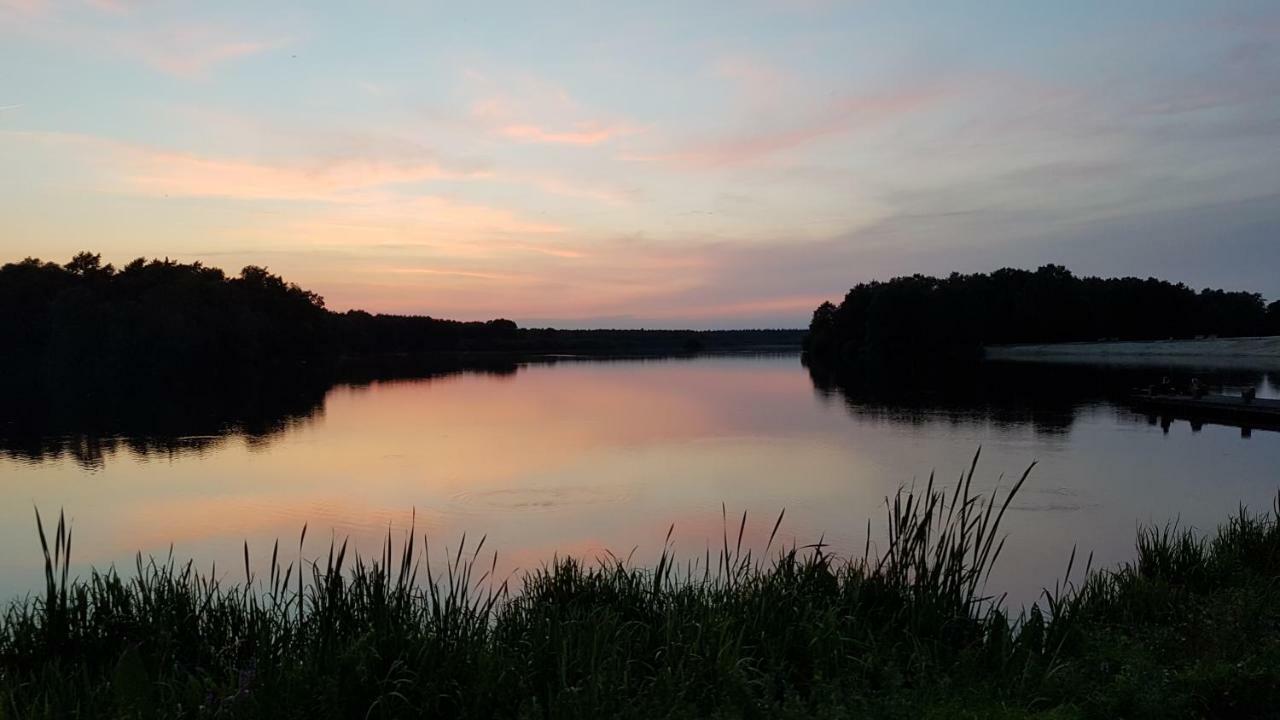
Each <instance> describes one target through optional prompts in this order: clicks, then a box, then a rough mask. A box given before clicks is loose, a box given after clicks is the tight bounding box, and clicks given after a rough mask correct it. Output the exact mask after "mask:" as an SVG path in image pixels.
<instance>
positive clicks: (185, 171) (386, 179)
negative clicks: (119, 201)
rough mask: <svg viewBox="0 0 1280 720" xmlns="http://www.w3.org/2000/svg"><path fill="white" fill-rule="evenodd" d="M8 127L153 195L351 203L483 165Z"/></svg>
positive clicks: (110, 180) (110, 182) (124, 186)
mask: <svg viewBox="0 0 1280 720" xmlns="http://www.w3.org/2000/svg"><path fill="white" fill-rule="evenodd" d="M7 134H8V135H10V136H21V137H25V138H27V139H28V140H30V141H33V142H42V143H46V144H49V145H54V146H61V147H63V148H68V147H74V148H80V149H81V150H82V151H83V152H84V153H85V155H86V156H88V157H87V159H91V160H92V161H93V162H94V163H96V164H97V166H98V167H99V169H100V171H101V174H102V179H103V183H104V186H105V187H109V188H112V189H114V190H116V191H125V192H129V193H134V194H143V195H152V196H164V195H168V196H187V197H217V198H234V199H244V200H267V199H275V200H312V201H321V202H333V203H347V202H354V201H358V200H360V199H361V197H360V195H359V193H360V191H367V190H374V189H378V188H382V187H386V186H390V185H398V184H404V183H415V182H422V181H427V180H440V179H462V178H467V177H477V176H480V175H483V173H482V172H480V171H454V170H449V169H446V168H444V167H442V166H441V165H440V164H438V163H435V162H431V161H424V160H420V159H414V158H409V159H406V160H394V159H393V160H388V159H382V158H379V157H358V156H347V157H339V158H335V159H323V158H321V159H311V160H305V161H295V162H282V161H274V162H269V161H262V160H253V159H246V158H234V157H221V156H214V155H202V154H197V153H184V152H174V151H170V150H162V149H157V148H152V147H147V146H142V145H135V144H129V143H124V142H120V141H116V140H110V139H105V138H100V137H96V136H91V135H77V134H67V133H45V132H39V133H17V132H13V133H7Z"/></svg>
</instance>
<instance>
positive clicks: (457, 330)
mask: <svg viewBox="0 0 1280 720" xmlns="http://www.w3.org/2000/svg"><path fill="white" fill-rule="evenodd" d="M802 335H803V331H802V330H792V331H727V332H695V331H673V330H650V331H633V330H553V329H523V328H519V327H518V326H517V325H516V323H514V322H512V321H510V320H505V319H494V320H489V321H484V322H461V321H456V320H447V319H441V318H434V317H429V316H401V315H384V314H373V313H368V312H364V311H360V310H351V311H347V312H341V313H339V312H333V311H330V310H329V309H327V308H326V307H325V303H324V299H323V298H322V297H320V296H319V295H318V294H316V293H314V292H311V291H309V290H305V289H303V288H301V287H299V286H298V285H296V284H294V283H290V282H287V281H285V280H284V279H283V278H281V277H280V276H278V275H275V274H272V273H271V272H269V271H268V270H266V269H265V268H262V267H257V266H248V267H245V268H244V269H242V270H241V271H240V273H239V274H237V275H231V274H228V273H225V272H224V271H222V270H220V269H218V268H214V267H208V266H206V265H204V264H202V263H200V262H192V263H181V262H177V261H174V260H170V259H167V258H166V259H163V260H161V259H152V260H148V259H144V258H139V259H137V260H134V261H133V262H130V263H129V264H127V265H125V266H123V267H120V268H117V267H114V266H113V265H111V264H104V263H103V261H102V257H101V255H98V254H95V253H90V252H82V253H79V254H77V255H76V256H75V257H73V258H72V259H71V260H70V261H69V262H67V263H65V264H58V263H54V262H47V261H42V260H38V259H35V258H28V259H26V260H23V261H20V262H14V263H8V264H6V265H4V266H2V267H0V337H3V338H4V344H3V347H2V349H0V368H4V369H6V371H7V374H8V375H9V377H10V379H13V378H14V377H30V376H31V374H32V373H34V374H36V375H39V376H41V377H44V378H51V379H54V380H56V381H58V382H63V381H66V380H69V379H74V380H84V381H86V382H88V383H90V384H92V383H96V382H111V381H115V380H118V379H120V378H129V377H137V378H142V379H145V380H147V381H154V380H163V379H172V378H175V377H179V376H181V377H191V376H193V375H199V376H200V377H202V378H204V379H209V378H212V377H217V376H228V377H231V378H237V377H242V376H244V375H245V374H246V373H252V374H263V373H265V372H268V371H272V370H281V369H287V370H289V371H291V372H292V371H293V370H294V369H296V368H297V367H299V366H300V365H303V364H311V365H317V364H325V363H333V362H336V361H337V360H339V359H341V358H350V357H367V356H374V355H385V354H404V353H421V352H441V351H446V352H461V353H465V352H469V351H486V352H488V351H502V352H565V353H583V354H593V353H594V354H607V353H618V352H623V353H667V352H692V351H697V350H716V349H733V348H741V347H752V346H758V345H762V344H777V345H794V346H798V345H799V344H800V341H801V338H802ZM15 370H17V371H18V372H16V373H15V372H14V371H15Z"/></svg>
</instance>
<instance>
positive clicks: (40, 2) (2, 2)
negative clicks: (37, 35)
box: [0, 0, 49, 18]
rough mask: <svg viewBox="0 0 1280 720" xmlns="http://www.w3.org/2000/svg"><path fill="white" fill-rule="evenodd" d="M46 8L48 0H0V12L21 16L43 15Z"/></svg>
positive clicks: (47, 7)
mask: <svg viewBox="0 0 1280 720" xmlns="http://www.w3.org/2000/svg"><path fill="white" fill-rule="evenodd" d="M48 9H49V2H48V0H0V12H2V13H6V14H13V15H18V16H21V17H28V18H30V17H36V16H38V15H43V14H44V13H45V12H46V11H47V10H48Z"/></svg>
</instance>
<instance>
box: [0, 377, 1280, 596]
mask: <svg viewBox="0 0 1280 720" xmlns="http://www.w3.org/2000/svg"><path fill="white" fill-rule="evenodd" d="M472 360H475V358H472ZM317 375H318V377H316V378H313V377H310V376H307V377H299V378H293V379H291V380H286V379H282V380H280V381H279V382H277V383H274V384H272V385H271V386H269V387H263V388H259V389H255V392H245V393H242V394H236V393H232V392H229V391H219V392H213V391H209V392H205V393H204V394H203V395H198V396H197V395H189V396H164V397H160V398H158V399H154V400H153V399H149V398H148V399H147V401H146V402H143V399H144V398H143V397H142V396H136V397H133V398H132V400H133V401H134V402H133V403H132V404H131V403H129V402H126V401H123V400H122V401H120V402H118V403H115V404H114V405H113V404H110V403H106V404H103V403H95V402H89V401H88V400H87V399H86V400H85V401H83V402H79V403H78V404H77V403H65V404H64V403H63V402H62V401H60V402H58V403H53V402H50V403H48V405H49V407H47V408H44V409H43V410H41V409H40V408H39V407H38V406H37V407H32V408H31V410H30V412H37V411H38V412H42V413H44V414H43V415H22V414H19V413H11V412H10V411H9V408H10V407H11V406H9V405H6V410H5V411H4V412H6V413H9V415H8V416H7V417H6V418H5V419H6V425H5V427H6V431H5V432H4V433H3V434H0V435H2V438H0V545H3V546H4V547H9V548H17V549H18V550H17V551H16V552H12V553H7V554H5V555H4V556H0V596H3V595H7V594H11V593H15V592H24V591H26V590H28V589H30V588H34V587H37V586H38V583H39V582H40V573H41V567H40V564H39V547H38V544H37V543H35V541H34V535H33V532H32V527H33V523H32V515H31V504H32V503H33V502H34V503H35V504H37V505H38V506H39V507H40V508H42V509H44V508H49V509H51V510H52V509H56V508H60V507H61V508H65V509H66V510H67V513H68V515H69V516H70V517H72V518H74V521H75V523H76V530H75V533H76V537H77V538H82V539H85V540H84V542H83V544H78V545H77V548H78V549H77V553H76V560H78V561H79V565H78V566H77V567H76V571H78V572H83V571H84V570H85V569H86V568H87V567H88V565H96V566H98V567H102V566H105V565H107V564H110V563H112V562H117V563H120V564H121V565H122V566H123V567H128V566H129V564H130V563H131V562H132V558H133V555H134V552H135V551H137V550H139V549H141V550H142V551H143V552H144V553H147V552H154V553H160V554H163V553H165V552H167V551H168V548H169V547H170V545H171V544H173V545H174V548H175V550H174V551H175V553H176V554H177V555H178V556H180V557H194V558H195V559H196V561H197V563H199V564H200V565H201V566H202V567H207V566H208V565H209V563H211V562H214V561H216V562H217V564H218V567H219V568H223V567H238V564H239V563H240V562H241V560H240V554H241V553H242V551H243V547H242V544H241V543H242V542H243V541H245V540H247V541H248V542H249V544H250V548H251V550H261V549H263V548H270V546H271V543H272V541H274V540H275V539H277V538H281V539H284V538H290V537H293V538H296V537H297V536H298V535H297V534H298V531H299V530H300V529H301V527H302V525H303V523H308V524H309V527H310V532H309V534H308V540H307V542H308V544H309V546H308V547H307V548H306V550H305V552H306V554H307V555H308V556H311V557H314V556H316V555H318V554H322V553H323V552H324V548H325V546H326V543H327V542H328V539H329V537H330V536H335V537H339V538H341V537H347V536H349V537H350V538H351V540H352V542H353V543H354V544H355V546H356V547H358V548H359V547H361V546H363V547H364V548H371V547H377V546H378V544H379V543H380V542H381V540H382V538H383V537H384V536H385V533H386V531H387V529H388V527H390V528H392V529H393V530H396V531H399V530H403V529H406V528H407V527H408V525H409V523H410V521H411V517H413V514H414V513H415V509H416V518H417V527H418V529H419V530H420V531H425V532H426V533H427V534H428V535H429V537H430V538H431V540H432V542H433V544H434V543H440V544H441V545H443V544H449V543H453V542H456V541H457V539H458V538H459V537H461V535H462V534H463V533H467V534H468V536H469V537H473V538H474V537H479V536H480V535H488V536H489V547H493V548H496V549H498V550H499V552H500V553H501V555H500V560H499V568H500V571H501V572H503V573H506V572H511V571H514V570H515V569H518V568H527V567H531V566H535V565H537V564H539V563H540V562H542V561H544V560H546V559H547V558H549V557H551V556H552V555H553V554H554V553H557V552H558V553H561V554H566V553H570V554H584V555H587V556H591V555H594V554H596V553H599V552H603V551H604V550H612V551H615V552H617V553H618V554H620V555H624V556H625V555H626V554H628V552H629V551H630V550H631V548H633V547H639V548H640V551H639V553H638V554H637V556H636V557H637V561H638V562H643V561H645V559H646V558H650V557H653V556H656V554H657V552H659V551H660V549H661V547H662V542H663V538H664V536H665V534H666V531H667V529H668V527H670V525H671V524H672V523H675V526H676V533H675V542H676V547H677V550H678V551H680V552H684V553H687V554H689V555H690V556H693V555H697V556H701V555H702V552H703V550H704V549H705V548H706V547H707V546H708V545H712V546H714V545H715V544H717V543H719V542H720V536H721V530H722V527H721V507H722V506H721V503H726V504H727V505H728V509H729V512H730V513H731V514H733V513H739V512H742V511H743V510H746V511H748V512H749V516H748V524H747V542H748V543H751V542H755V541H759V544H760V546H763V544H764V542H765V541H766V539H767V537H768V535H769V532H770V530H771V527H772V521H773V519H774V518H776V517H777V514H778V512H779V510H781V509H783V508H785V509H786V511H787V513H786V521H785V522H784V525H783V528H782V531H781V534H780V536H779V537H780V538H781V539H784V540H786V541H787V542H788V543H789V542H792V541H798V542H799V543H800V544H805V543H807V542H813V541H816V540H817V539H818V538H819V537H823V538H825V539H826V541H827V543H828V544H829V545H830V546H831V548H832V549H833V550H835V551H837V552H850V553H852V552H856V553H861V552H862V549H863V546H864V542H865V538H866V532H867V528H868V525H867V523H868V520H871V522H872V526H871V531H872V537H873V539H874V538H877V537H880V532H881V528H880V526H879V525H878V522H879V520H880V519H881V518H882V511H883V504H882V503H883V499H884V497H885V496H886V495H888V494H892V493H893V492H894V491H895V490H897V488H898V487H899V486H901V485H903V484H909V483H911V482H912V481H913V479H916V480H920V481H923V479H924V478H925V477H927V476H928V474H929V473H931V472H933V471H937V473H938V477H939V481H940V483H943V484H946V482H948V481H953V480H954V479H955V477H956V476H957V475H958V474H959V473H960V472H961V471H962V470H963V469H964V468H967V467H968V464H969V461H970V459H971V458H972V457H973V453H974V451H975V449H976V448H978V447H979V446H981V447H982V448H983V461H982V464H981V465H980V468H979V472H978V476H977V480H976V481H977V482H978V483H979V484H981V488H979V489H981V490H983V491H989V490H990V489H991V488H992V487H993V486H995V485H996V484H998V483H999V482H1001V481H1000V477H1001V475H1005V476H1009V475H1017V474H1019V473H1021V472H1022V471H1023V470H1024V469H1025V468H1026V467H1027V465H1028V464H1030V463H1031V462H1032V461H1039V463H1040V465H1039V466H1038V468H1037V470H1036V473H1035V475H1034V476H1033V479H1032V482H1031V483H1029V484H1028V486H1027V488H1026V489H1025V490H1024V492H1023V494H1022V495H1021V496H1020V497H1019V498H1018V500H1017V501H1016V503H1015V505H1014V508H1013V509H1014V511H1015V512H1013V513H1011V515H1010V517H1009V518H1008V530H1009V532H1010V534H1011V536H1012V537H1015V538H1017V539H1018V541H1017V542H1016V543H1010V545H1009V547H1008V548H1007V549H1006V553H1005V556H1004V558H1003V562H1002V565H1001V566H1000V568H999V569H998V571H997V574H996V575H995V576H993V578H994V579H993V582H997V583H999V586H1000V588H1001V589H1002V590H1004V589H1007V590H1009V591H1010V592H1011V593H1012V597H1014V598H1015V599H1016V600H1017V601H1019V602H1021V601H1024V600H1028V599H1032V598H1034V597H1035V595H1036V592H1037V591H1038V589H1039V588H1040V587H1041V586H1042V585H1043V584H1046V583H1047V584H1052V583H1053V581H1054V580H1056V579H1059V578H1058V575H1059V574H1060V573H1061V571H1062V568H1063V567H1064V565H1065V561H1066V558H1067V556H1068V554H1069V553H1070V549H1071V547H1072V545H1073V544H1076V543H1080V545H1081V547H1080V549H1081V552H1082V553H1087V552H1089V551H1096V558H1097V561H1098V562H1099V563H1100V564H1105V563H1110V562H1116V561H1119V560H1122V559H1127V558H1129V557H1130V556H1131V554H1132V544H1133V531H1134V527H1135V525H1136V524H1137V523H1138V522H1164V521H1167V520H1169V519H1170V518H1174V517H1182V518H1183V521H1184V523H1185V524H1197V525H1199V526H1201V527H1206V526H1211V525H1212V524H1214V523H1216V522H1218V521H1220V520H1222V519H1223V518H1224V517H1226V515H1227V513H1229V512H1231V511H1233V510H1234V509H1235V508H1236V507H1237V505H1238V504H1239V503H1241V502H1245V503H1247V504H1249V505H1251V506H1253V507H1262V506H1265V505H1267V504H1269V503H1270V501H1271V499H1272V498H1273V497H1274V494H1275V492H1276V490H1277V482H1276V481H1277V475H1276V471H1275V468H1277V467H1280V442H1277V439H1278V438H1277V436H1276V435H1275V434H1274V433H1256V434H1255V436H1254V437H1252V438H1250V439H1248V440H1243V439H1241V438H1240V431H1239V429H1237V428H1222V427H1216V426H1205V427H1203V428H1202V430H1201V431H1200V432H1199V433H1193V432H1191V431H1190V430H1189V429H1188V428H1187V426H1186V425H1185V423H1183V422H1181V421H1179V422H1176V423H1174V424H1173V425H1172V428H1171V430H1170V433H1169V434H1168V435H1166V434H1165V433H1164V432H1162V430H1161V428H1160V426H1159V423H1158V422H1157V424H1156V425H1154V426H1153V425H1150V424H1148V418H1147V417H1145V416H1143V415H1140V414H1137V413H1134V412H1133V411H1131V410H1129V409H1128V408H1127V407H1125V406H1124V405H1123V404H1122V403H1118V402H1117V401H1116V400H1115V399H1114V398H1115V397H1120V398H1123V393H1124V391H1125V390H1126V389H1127V388H1128V387H1129V386H1131V385H1135V384H1143V383H1146V382H1150V380H1149V378H1148V379H1145V380H1141V381H1140V382H1139V381H1138V379H1137V378H1134V377H1133V376H1128V375H1125V374H1120V375H1115V374H1110V373H1108V372H1102V373H1101V374H1094V373H1093V372H1092V371H1090V370H1088V369H1084V370H1081V369H1079V368H1076V369H1069V368H1035V367H1024V368H1009V369H1008V371H1007V372H1005V373H1004V374H1000V373H995V374H992V375H990V376H982V375H979V376H969V377H965V378H950V379H948V382H946V383H943V384H936V383H934V384H929V383H920V382H917V383H902V382H898V383H890V382H889V381H888V380H885V379H883V378H879V379H867V378H863V379H862V380H861V381H860V382H849V381H848V380H844V381H841V380H839V379H833V378H830V377H824V376H822V375H820V374H817V373H813V372H809V371H806V370H805V369H804V368H803V367H802V366H801V363H800V359H799V357H798V356H797V355H795V354H791V355H773V356H723V357H699V358H695V359H670V360H648V361H641V360H619V361H615V362H600V361H582V360H578V359H572V358H552V359H541V360H537V361H534V360H521V359H513V358H509V357H508V358H497V357H488V358H484V359H483V362H478V363H477V362H472V363H470V364H458V363H453V362H444V361H442V360H440V359H439V358H437V359H433V360H427V359H423V358H399V359H397V360H395V361H394V366H393V367H391V368H387V367H385V366H364V367H360V366H351V367H347V368H344V369H343V370H342V371H341V373H339V374H329V375H324V374H320V373H317ZM1218 377H1219V380H1218V381H1219V383H1220V384H1230V383H1243V384H1249V383H1260V384H1261V385H1262V386H1263V392H1267V393H1274V385H1273V384H1271V381H1269V380H1267V379H1265V378H1262V377H1261V376H1259V375H1258V374H1239V373H1237V374H1233V375H1229V376H1218ZM388 378H391V379H388ZM1113 393H1120V395H1119V396H1116V395H1113ZM1260 394H1261V393H1260ZM37 405H38V403H37ZM28 407H31V406H28ZM30 418H38V422H36V421H32V420H31V419H30ZM168 428H173V430H174V431H173V432H171V433H166V432H165V431H166V429H168ZM15 430H19V431H20V432H15ZM113 448H114V449H113ZM313 540H314V542H315V545H311V543H312V542H313ZM255 557H257V555H255ZM231 579H234V578H231Z"/></svg>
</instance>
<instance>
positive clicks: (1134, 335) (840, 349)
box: [805, 265, 1280, 364]
mask: <svg viewBox="0 0 1280 720" xmlns="http://www.w3.org/2000/svg"><path fill="white" fill-rule="evenodd" d="M1272 334H1280V302H1273V303H1271V305H1270V306H1268V305H1266V303H1265V302H1264V300H1263V298H1262V296H1261V295H1259V294H1257V293H1249V292H1227V291H1224V290H1210V289H1205V290H1201V291H1200V292H1196V291H1195V290H1192V289H1191V288H1189V287H1187V286H1186V285H1183V284H1181V283H1178V284H1174V283H1170V282H1166V281H1164V280H1157V279H1155V278H1148V279H1145V280H1143V279H1140V278H1133V277H1127V278H1098V277H1076V276H1075V275H1073V274H1071V271H1069V270H1067V269H1066V268H1065V267H1062V266H1060V265H1045V266H1044V267H1041V268H1040V269H1039V270H1036V271H1034V272H1032V271H1029V270H1015V269H1011V268H1005V269H1002V270H996V271H995V272H992V273H990V274H986V273H975V274H972V275H962V274H960V273H952V274H951V275H950V276H948V277H945V278H937V277H929V276H926V275H912V276H910V277H898V278H894V279H892V280H889V281H888V282H880V281H874V282H869V283H862V284H859V285H858V286H856V287H854V288H853V289H852V290H850V291H849V293H848V294H847V295H845V297H844V300H843V301H841V303H840V304H839V305H838V306H837V305H833V304H832V303H829V302H826V303H823V304H822V305H821V306H820V307H818V309H817V310H816V311H814V313H813V320H812V322H811V323H810V325H809V336H808V337H807V338H806V340H805V349H806V350H807V351H808V355H809V356H810V358H811V359H814V360H817V361H819V362H821V361H835V362H836V363H849V362H862V361H865V362H872V363H877V362H890V363H899V362H904V361H905V362H910V363H913V364H914V363H927V362H929V361H931V360H937V359H947V360H957V359H972V358H976V357H979V356H980V353H981V348H982V346H984V345H998V344H1008V343H1048V342H1072V341H1090V340H1103V339H1115V340H1163V339H1167V338H1193V337H1199V336H1210V335H1216V336H1219V337H1241V336H1250V335H1272Z"/></svg>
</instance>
